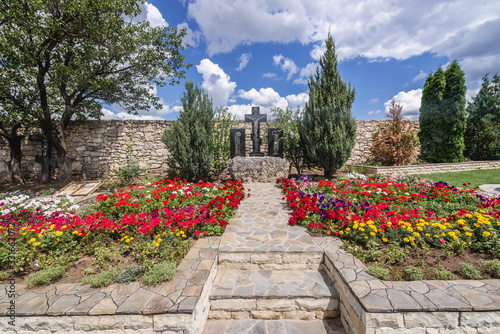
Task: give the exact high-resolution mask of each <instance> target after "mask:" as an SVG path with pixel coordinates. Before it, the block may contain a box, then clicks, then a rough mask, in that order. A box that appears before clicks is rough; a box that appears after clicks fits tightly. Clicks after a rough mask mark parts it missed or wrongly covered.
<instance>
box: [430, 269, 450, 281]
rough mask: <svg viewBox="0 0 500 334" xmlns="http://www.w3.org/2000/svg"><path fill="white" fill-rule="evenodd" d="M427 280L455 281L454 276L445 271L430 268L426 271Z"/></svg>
mask: <svg viewBox="0 0 500 334" xmlns="http://www.w3.org/2000/svg"><path fill="white" fill-rule="evenodd" d="M427 278H428V279H432V280H441V281H450V280H454V279H456V276H455V275H454V274H453V273H452V272H450V271H448V270H446V269H440V268H434V267H432V268H429V269H428V271H427Z"/></svg>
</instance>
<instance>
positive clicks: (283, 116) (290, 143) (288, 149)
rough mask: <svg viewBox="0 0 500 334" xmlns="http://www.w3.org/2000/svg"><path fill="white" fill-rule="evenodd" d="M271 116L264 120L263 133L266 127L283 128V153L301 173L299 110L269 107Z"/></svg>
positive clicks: (301, 150)
mask: <svg viewBox="0 0 500 334" xmlns="http://www.w3.org/2000/svg"><path fill="white" fill-rule="evenodd" d="M271 114H272V115H273V118H272V119H270V120H269V121H267V122H266V125H265V128H264V133H265V134H267V129H268V128H280V129H283V137H282V138H281V141H283V153H284V156H285V158H287V159H288V160H290V162H291V165H292V166H293V167H295V169H297V173H299V174H300V173H301V170H302V161H303V149H302V146H301V145H300V136H299V131H298V128H299V123H300V120H301V115H300V112H299V110H298V109H297V111H293V110H292V108H290V107H287V108H286V109H285V110H283V109H281V108H274V109H271Z"/></svg>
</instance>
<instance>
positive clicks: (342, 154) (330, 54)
mask: <svg viewBox="0 0 500 334" xmlns="http://www.w3.org/2000/svg"><path fill="white" fill-rule="evenodd" d="M337 67H338V61H337V56H336V54H335V43H334V41H333V38H332V36H331V35H330V34H328V38H327V39H326V51H325V53H324V54H323V55H322V56H321V58H320V60H319V67H318V68H317V69H316V75H315V76H314V77H313V76H311V77H310V79H309V82H308V85H309V101H308V102H307V103H306V106H305V108H304V115H303V120H302V123H301V124H299V135H300V141H301V145H302V146H303V150H304V163H305V165H306V166H309V167H320V168H322V169H323V171H324V175H325V177H326V178H331V177H332V175H333V174H334V173H335V172H336V171H337V170H338V169H339V168H340V167H342V166H343V165H344V164H345V162H346V161H347V159H348V158H349V155H350V154H351V151H352V149H353V147H354V144H355V140H356V120H355V119H354V117H352V115H351V106H352V103H353V102H354V96H355V90H354V88H353V89H351V84H350V83H349V85H346V83H345V82H343V81H342V78H341V77H340V74H339V72H338V68H337Z"/></svg>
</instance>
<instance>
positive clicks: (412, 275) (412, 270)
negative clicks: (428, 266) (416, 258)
mask: <svg viewBox="0 0 500 334" xmlns="http://www.w3.org/2000/svg"><path fill="white" fill-rule="evenodd" d="M404 272H405V274H406V276H407V277H408V279H409V280H410V281H420V280H422V279H424V275H423V274H422V270H421V269H420V268H419V267H415V266H406V267H405V269H404Z"/></svg>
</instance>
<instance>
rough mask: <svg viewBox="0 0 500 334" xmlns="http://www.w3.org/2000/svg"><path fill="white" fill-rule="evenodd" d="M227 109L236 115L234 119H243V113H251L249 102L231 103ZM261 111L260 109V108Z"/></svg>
mask: <svg viewBox="0 0 500 334" xmlns="http://www.w3.org/2000/svg"><path fill="white" fill-rule="evenodd" d="M229 111H230V112H231V113H232V114H233V115H235V116H236V119H240V120H241V119H245V114H251V113H252V105H251V104H233V105H230V106H229ZM261 113H262V110H261Z"/></svg>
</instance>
